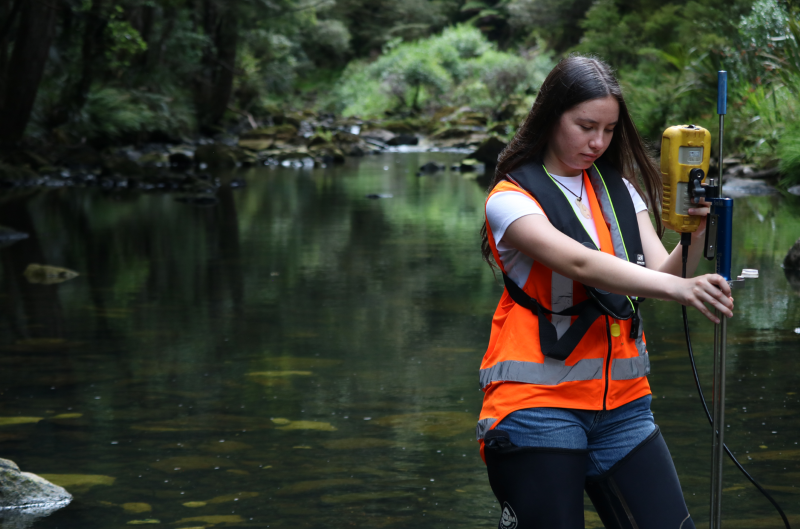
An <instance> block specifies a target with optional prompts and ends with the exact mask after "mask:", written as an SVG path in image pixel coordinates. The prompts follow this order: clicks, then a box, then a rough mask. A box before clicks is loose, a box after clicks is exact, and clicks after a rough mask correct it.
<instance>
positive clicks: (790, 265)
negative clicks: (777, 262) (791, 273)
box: [783, 239, 800, 273]
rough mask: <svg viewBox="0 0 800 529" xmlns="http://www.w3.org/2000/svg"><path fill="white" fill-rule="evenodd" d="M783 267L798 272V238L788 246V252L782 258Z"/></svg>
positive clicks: (799, 268) (799, 267)
mask: <svg viewBox="0 0 800 529" xmlns="http://www.w3.org/2000/svg"><path fill="white" fill-rule="evenodd" d="M783 268H784V269H786V270H796V271H797V272H798V273H800V239H797V241H795V243H794V245H793V246H792V247H791V248H789V252H788V253H787V254H786V257H784V259H783Z"/></svg>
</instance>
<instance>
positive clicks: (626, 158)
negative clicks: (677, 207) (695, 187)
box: [481, 55, 664, 266]
mask: <svg viewBox="0 0 800 529" xmlns="http://www.w3.org/2000/svg"><path fill="white" fill-rule="evenodd" d="M608 96H612V97H613V98H615V99H616V100H617V102H618V103H619V122H618V124H617V126H616V127H615V128H614V136H613V137H612V139H611V143H610V144H609V145H608V148H607V149H606V151H605V153H603V156H602V159H603V160H605V161H606V162H607V163H610V164H611V165H612V166H613V167H614V168H615V169H617V170H618V171H619V172H620V174H621V175H622V177H623V178H625V179H626V180H628V181H629V182H630V183H631V184H633V186H634V187H635V188H636V191H638V192H639V194H640V195H642V196H645V197H646V200H647V202H648V206H649V207H650V210H651V211H652V212H653V213H654V214H655V218H656V232H657V233H658V235H659V237H661V236H662V235H663V234H664V226H663V224H662V223H661V198H662V193H663V190H662V188H661V174H660V173H659V170H658V168H657V167H656V165H655V163H654V162H653V160H652V159H651V158H650V156H648V154H647V150H646V149H645V146H644V144H643V142H642V138H641V137H640V136H639V132H638V131H637V130H636V126H635V125H634V124H633V120H632V119H631V116H630V114H629V113H628V107H627V106H626V105H625V99H624V98H623V97H622V89H621V88H620V86H619V82H618V81H617V79H616V77H614V73H613V70H612V69H611V67H610V66H609V65H608V64H606V63H605V62H603V61H601V60H599V59H597V58H594V57H584V56H581V55H570V56H569V57H567V58H565V59H562V60H561V61H560V62H559V63H558V64H557V65H556V67H555V68H553V70H552V71H551V72H550V73H549V74H548V75H547V78H546V79H545V80H544V83H542V86H541V88H540V89H539V94H538V95H537V96H536V101H534V103H533V107H531V111H530V112H529V113H528V117H527V118H525V122H524V123H523V124H522V126H521V127H520V128H519V130H517V133H516V134H515V135H514V139H512V140H511V142H510V143H509V144H508V145H507V146H506V148H505V149H504V150H503V152H501V153H500V156H499V157H498V160H497V167H496V169H495V172H494V178H493V179H492V183H491V184H490V185H489V192H491V190H492V189H494V186H496V185H497V184H498V183H499V182H500V181H502V180H503V179H505V176H506V175H507V174H508V173H510V172H511V171H513V170H514V169H516V168H518V167H520V166H521V165H523V164H525V163H526V162H528V161H530V160H532V159H535V158H537V157H541V156H542V155H543V154H544V152H545V149H546V148H547V140H548V138H549V137H550V135H551V134H552V132H553V130H554V128H555V126H556V125H557V124H558V122H559V120H560V119H561V115H562V114H563V113H564V112H566V111H567V110H569V109H571V108H572V107H574V106H576V105H579V104H581V103H583V102H584V101H589V100H592V99H600V98H604V97H608ZM637 169H638V171H639V173H640V174H641V176H642V180H643V181H644V186H645V189H646V190H647V193H646V194H644V193H642V189H641V186H640V185H639V181H638V179H637V178H636V170H637ZM481 238H482V241H481V253H482V254H483V258H484V260H485V261H486V262H487V263H489V265H491V266H495V263H494V258H493V256H492V250H491V247H490V246H489V239H488V236H487V232H486V223H484V225H483V227H482V228H481Z"/></svg>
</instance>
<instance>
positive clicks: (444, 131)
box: [430, 127, 474, 141]
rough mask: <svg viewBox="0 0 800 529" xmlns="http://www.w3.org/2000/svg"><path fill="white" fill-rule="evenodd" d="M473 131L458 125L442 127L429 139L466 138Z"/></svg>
mask: <svg viewBox="0 0 800 529" xmlns="http://www.w3.org/2000/svg"><path fill="white" fill-rule="evenodd" d="M473 132H474V131H473V130H471V129H465V128H460V127H442V128H440V129H439V130H437V131H436V132H434V133H433V134H431V136H430V139H431V140H434V141H435V140H450V139H453V138H466V137H469V136H471V135H472V133H473Z"/></svg>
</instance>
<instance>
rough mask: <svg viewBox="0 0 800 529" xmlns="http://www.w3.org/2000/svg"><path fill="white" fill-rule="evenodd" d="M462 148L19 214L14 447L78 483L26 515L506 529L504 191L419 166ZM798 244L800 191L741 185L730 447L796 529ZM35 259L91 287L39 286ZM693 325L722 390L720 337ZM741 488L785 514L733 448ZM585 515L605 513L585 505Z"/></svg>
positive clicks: (267, 172) (675, 321) (684, 458)
mask: <svg viewBox="0 0 800 529" xmlns="http://www.w3.org/2000/svg"><path fill="white" fill-rule="evenodd" d="M458 159H459V157H458V155H454V154H446V153H394V154H385V155H380V156H372V157H367V158H363V159H360V160H354V159H351V160H348V163H347V164H346V165H344V166H338V167H331V168H317V169H311V170H304V169H291V168H283V167H261V168H256V169H250V170H247V171H239V173H238V174H237V176H241V177H243V178H245V180H246V182H247V187H246V188H244V189H236V190H231V189H230V188H228V187H223V188H222V189H221V191H220V193H219V199H220V201H219V204H218V205H216V206H214V207H207V208H200V207H194V206H190V205H187V204H183V203H180V202H176V201H175V200H174V199H173V198H172V197H170V196H169V195H140V196H137V195H133V194H131V193H130V192H128V193H126V194H119V195H115V194H109V193H107V192H102V191H100V190H97V189H63V190H58V191H52V192H48V193H43V194H39V195H36V196H34V197H32V198H29V199H27V200H26V201H5V202H3V203H2V204H0V224H4V225H7V226H11V227H13V228H15V229H18V230H21V231H25V232H28V233H30V235H31V237H30V238H29V239H28V240H25V241H22V242H19V243H16V244H15V245H13V246H10V247H7V248H4V249H2V250H0V258H1V262H0V267H1V268H0V270H1V274H2V282H3V283H2V284H3V289H2V291H0V304H1V305H2V314H1V315H0V318H1V319H0V457H3V458H7V459H12V460H14V461H16V462H17V463H18V464H19V466H20V467H21V468H22V469H23V470H25V471H30V472H34V473H37V474H40V475H44V476H45V477H48V478H49V479H51V480H53V481H54V482H56V483H61V484H64V485H65V486H66V487H67V489H68V490H70V491H71V492H72V493H73V495H74V497H75V500H74V501H73V503H72V504H71V505H69V506H68V507H66V508H64V509H62V510H59V511H57V512H56V513H54V514H52V515H50V516H49V517H47V518H42V519H39V520H36V521H32V522H31V525H32V526H33V527H36V528H42V529H45V528H56V527H58V528H82V529H90V528H108V527H122V526H126V525H128V524H153V525H156V524H159V525H161V526H164V527H166V526H168V527H175V528H177V529H181V528H188V527H211V526H216V527H226V526H227V527H275V528H303V527H308V528H329V527H365V528H367V527H368V528H371V527H376V528H377V527H403V528H405V527H430V528H437V529H438V528H441V529H444V528H479V527H487V528H488V527H494V526H496V524H497V520H498V516H499V509H498V506H497V504H496V502H495V500H494V497H493V495H492V493H491V490H490V489H489V486H488V483H487V480H486V476H485V467H484V465H483V463H482V462H481V460H480V457H479V455H478V445H477V443H476V442H475V440H474V426H475V421H476V418H477V414H478V411H479V409H480V405H481V395H482V394H481V392H480V391H479V390H478V377H477V370H478V367H479V364H480V360H481V357H482V355H483V352H484V348H485V346H486V343H487V340H488V334H489V323H490V318H491V314H492V311H493V310H494V306H495V304H496V303H497V300H498V299H499V296H500V294H501V292H502V288H501V287H500V286H499V283H498V282H497V281H496V280H495V278H494V277H493V275H492V273H491V271H490V270H489V268H488V266H486V265H485V264H484V263H483V262H482V261H481V258H480V253H479V236H478V229H479V227H480V223H481V220H482V206H483V201H484V197H485V191H484V187H485V185H484V184H479V183H478V182H477V181H475V180H474V179H470V178H469V177H465V176H462V175H460V174H458V173H454V172H449V171H448V172H446V173H443V174H441V173H440V174H438V175H435V176H422V177H418V176H416V175H415V172H416V169H417V168H418V167H419V166H420V165H421V164H423V163H425V162H427V161H431V160H433V161H437V162H443V163H448V164H449V163H452V162H455V161H456V160H458ZM368 194H385V195H389V194H390V195H392V196H391V198H388V197H387V198H380V199H369V198H367V197H366V196H367V195H368ZM798 235H800V201H798V199H797V198H796V197H781V196H771V197H750V198H741V199H737V201H736V214H735V245H736V248H735V253H734V270H736V271H738V270H740V269H741V268H744V267H746V268H758V269H759V270H760V271H761V277H760V278H759V279H757V280H753V281H749V282H748V283H747V284H746V285H745V286H744V287H742V288H741V289H739V290H736V291H735V294H734V297H735V298H736V313H735V317H734V318H733V319H732V320H731V322H730V325H729V348H728V351H729V364H728V366H727V367H728V379H727V380H728V401H727V403H728V407H727V413H728V415H727V421H726V422H727V425H726V426H728V427H727V428H726V432H727V433H726V440H727V441H728V444H729V446H731V448H732V449H733V450H734V451H735V452H736V454H737V455H738V456H739V458H740V459H741V460H742V462H743V463H744V464H745V465H746V466H747V468H748V469H749V470H750V471H751V473H752V474H753V475H754V476H756V477H757V478H758V479H759V480H760V481H761V482H762V483H763V484H764V485H765V486H766V487H767V488H768V489H769V490H770V491H771V492H772V493H773V494H774V496H775V498H776V499H777V500H778V501H779V502H780V503H781V504H782V505H783V507H784V509H785V510H786V511H787V512H788V513H789V515H790V517H791V519H792V520H793V521H794V523H795V524H797V525H800V486H797V484H798V482H799V481H800V445H798V442H799V441H800V424H798V418H800V416H799V415H798V412H800V388H798V376H797V373H798V369H799V368H800V357H799V356H798V353H800V296H799V295H798V293H797V292H795V291H793V290H792V288H791V286H790V284H789V282H788V281H787V279H786V277H785V275H784V272H783V270H782V269H781V268H780V263H781V261H782V259H783V256H784V254H785V253H786V251H787V250H788V248H789V247H790V246H791V244H792V243H793V242H794V240H795V239H796V238H797V237H798ZM666 240H667V243H668V245H674V244H675V242H676V241H677V237H675V236H668V237H667V239H666ZM30 263H39V264H48V265H55V266H63V267H66V268H69V269H72V270H75V271H77V272H78V273H79V274H80V276H78V277H77V278H75V279H72V280H69V281H66V282H63V283H61V284H55V285H42V284H32V283H30V282H28V281H27V280H26V279H25V278H24V277H23V275H22V272H23V270H24V269H25V267H26V266H27V265H28V264H30ZM704 266H706V270H710V266H709V265H708V264H705V265H704ZM644 318H645V321H646V324H647V327H646V328H647V337H648V346H649V347H648V349H649V351H650V354H651V358H652V375H651V377H650V381H651V385H652V387H653V392H654V395H655V399H654V401H653V410H654V412H655V416H656V421H657V422H658V423H659V424H660V425H661V428H662V430H663V431H664V435H665V437H666V439H667V442H668V444H669V445H670V448H671V451H672V454H673V457H674V460H675V464H676V466H677V468H678V472H679V474H680V477H681V480H682V483H683V486H684V491H685V494H686V498H687V502H688V504H689V507H690V511H691V512H692V514H693V516H694V518H695V520H696V521H697V523H698V525H705V523H706V522H705V520H706V519H707V516H708V506H707V502H708V493H709V470H710V468H709V467H710V441H711V433H710V427H709V426H708V423H707V422H706V419H705V418H704V415H703V413H702V410H701V407H700V404H699V402H698V398H697V394H696V390H695V388H694V384H693V380H692V375H691V371H690V368H689V364H688V361H687V355H686V352H685V347H684V345H683V334H682V330H681V329H682V327H681V319H680V308H679V307H678V306H677V305H675V304H669V303H664V302H656V301H648V302H647V303H646V304H645V308H644ZM690 320H691V324H692V327H693V330H694V334H693V340H694V344H695V350H696V353H697V356H698V364H699V369H700V374H701V377H702V379H703V380H704V381H705V382H706V384H707V386H709V387H708V388H707V393H710V382H708V379H709V376H710V370H711V366H710V363H711V347H712V346H711V343H712V326H711V325H710V324H708V323H707V322H706V321H705V320H704V319H702V318H701V317H699V315H695V314H691V315H690ZM643 486H647V485H646V484H643ZM725 487H726V488H725V493H724V501H723V512H724V525H725V527H732V528H735V527H742V528H744V527H747V528H753V527H782V525H781V523H780V519H779V518H778V516H777V515H776V514H774V511H773V509H772V507H771V506H770V505H769V503H767V501H766V500H764V499H763V497H761V495H760V494H759V493H758V492H757V491H756V490H755V489H754V488H752V487H751V486H750V485H748V484H747V482H746V480H745V479H744V478H743V477H742V476H741V475H740V474H738V472H737V471H736V470H735V469H734V468H733V466H732V465H730V464H727V463H726V467H725ZM586 519H587V527H601V524H600V523H599V520H598V518H597V516H596V515H595V514H594V512H593V509H592V508H591V506H590V503H589V502H588V500H587V503H586Z"/></svg>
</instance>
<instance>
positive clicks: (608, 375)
mask: <svg viewBox="0 0 800 529" xmlns="http://www.w3.org/2000/svg"><path fill="white" fill-rule="evenodd" d="M605 318H606V341H607V342H608V356H607V357H606V389H605V391H604V392H603V411H606V410H607V408H606V399H607V398H608V381H609V380H610V379H611V326H610V325H609V323H608V316H605Z"/></svg>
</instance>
